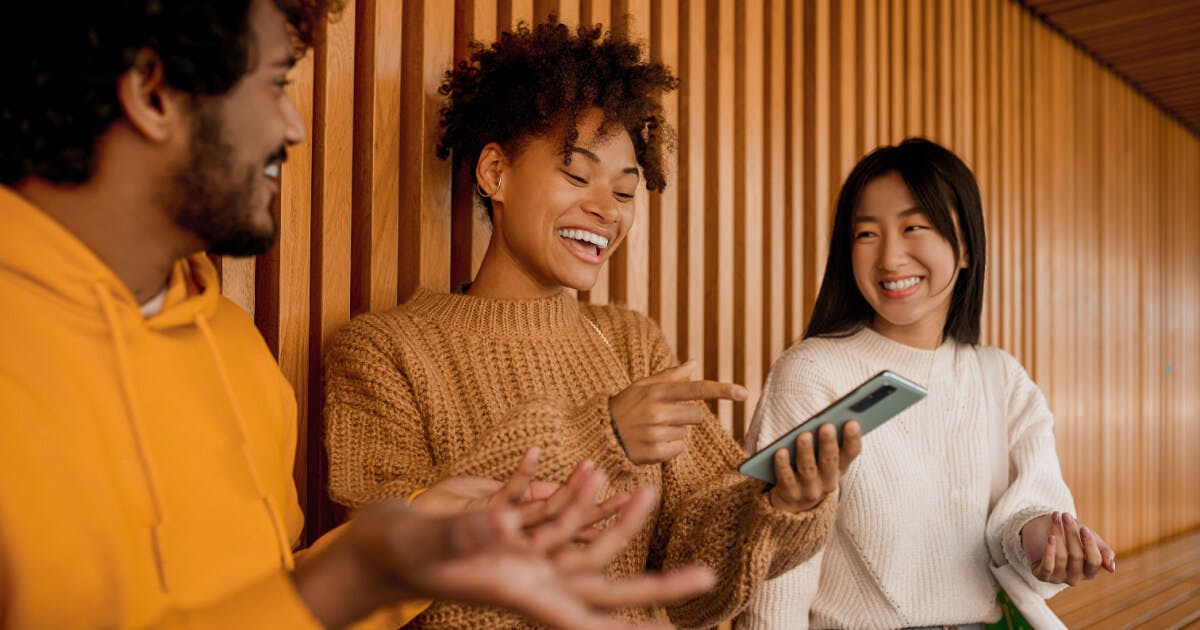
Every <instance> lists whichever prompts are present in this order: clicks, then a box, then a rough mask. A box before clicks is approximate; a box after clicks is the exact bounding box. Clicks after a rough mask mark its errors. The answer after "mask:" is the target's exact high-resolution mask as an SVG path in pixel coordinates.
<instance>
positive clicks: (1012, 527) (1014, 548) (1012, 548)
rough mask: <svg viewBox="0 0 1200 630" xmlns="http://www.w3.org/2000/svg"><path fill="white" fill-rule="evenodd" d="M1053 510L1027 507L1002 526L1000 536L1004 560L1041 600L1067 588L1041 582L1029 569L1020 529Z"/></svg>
mask: <svg viewBox="0 0 1200 630" xmlns="http://www.w3.org/2000/svg"><path fill="white" fill-rule="evenodd" d="M1054 511H1055V510H1054V508H1050V507H1046V506H1035V507H1027V508H1025V509H1023V510H1021V511H1020V512H1017V513H1016V514H1014V515H1012V517H1011V518H1009V519H1008V523H1007V524H1005V526H1004V531H1003V533H1002V534H1001V536H1002V539H1001V544H1002V545H1003V548H1004V559H1005V560H1007V561H1008V564H1009V565H1010V566H1012V568H1013V570H1015V571H1016V572H1017V575H1020V576H1021V579H1022V580H1025V583H1026V584H1028V585H1029V588H1031V589H1033V591H1034V592H1035V593H1037V594H1038V596H1039V597H1041V598H1042V599H1050V598H1051V597H1054V596H1055V595H1057V594H1058V593H1059V592H1060V591H1062V590H1063V589H1065V588H1067V585H1066V584H1051V583H1049V582H1043V581H1041V580H1039V579H1037V577H1036V576H1035V575H1034V574H1033V571H1032V570H1031V569H1030V568H1029V556H1027V555H1025V546H1024V545H1022V544H1021V528H1023V527H1025V524H1026V523H1028V522H1029V521H1032V520H1033V519H1035V518H1037V517H1039V516H1042V515H1045V514H1049V513H1051V512H1054Z"/></svg>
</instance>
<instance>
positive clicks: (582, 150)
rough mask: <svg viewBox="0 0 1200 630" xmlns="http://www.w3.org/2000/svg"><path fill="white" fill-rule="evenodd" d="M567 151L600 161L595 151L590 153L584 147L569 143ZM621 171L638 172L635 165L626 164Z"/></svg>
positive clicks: (636, 173) (596, 161) (597, 162)
mask: <svg viewBox="0 0 1200 630" xmlns="http://www.w3.org/2000/svg"><path fill="white" fill-rule="evenodd" d="M567 151H568V152H570V153H578V154H579V155H582V156H583V157H585V158H587V159H589V160H591V161H593V162H595V163H596V164H599V163H600V156H599V155H596V154H595V153H592V152H591V151H588V150H587V149H585V148H583V147H577V146H575V145H571V146H569V147H567ZM621 172H622V173H633V174H634V175H638V174H639V173H638V169H637V167H636V166H626V167H625V168H623V169H621Z"/></svg>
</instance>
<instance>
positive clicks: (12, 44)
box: [0, 0, 341, 184]
mask: <svg viewBox="0 0 1200 630" xmlns="http://www.w3.org/2000/svg"><path fill="white" fill-rule="evenodd" d="M251 1H252V0H220V1H217V2H213V1H211V0H103V1H97V0H59V1H53V2H51V1H44V0H35V1H33V2H16V3H12V4H13V6H11V7H6V8H5V14H6V15H5V16H4V18H3V19H0V72H2V73H3V79H2V83H3V85H4V97H3V99H2V100H0V183H4V184H13V183H16V182H17V181H20V180H21V179H24V178H25V177H28V176H36V177H41V178H44V179H47V180H49V181H52V182H58V183H66V184H78V183H82V182H85V181H87V180H88V179H89V178H90V177H91V174H92V171H93V169H94V158H95V156H94V150H93V149H94V146H95V144H96V141H97V139H98V138H99V137H100V136H101V135H102V134H103V133H104V132H105V131H106V130H107V129H108V128H109V127H110V126H111V125H112V124H113V123H114V122H116V121H117V120H119V119H120V118H121V117H122V116H123V115H124V114H123V113H122V110H121V104H120V102H119V101H118V99H117V79H118V77H120V76H121V75H122V74H124V73H125V72H126V71H127V70H129V68H130V67H132V65H133V64H134V61H135V59H136V58H137V55H138V53H139V52H141V51H142V50H151V51H153V52H154V53H155V54H156V55H157V56H158V58H159V59H160V60H161V62H162V64H163V77H164V80H165V81H166V82H167V84H168V85H170V86H171V87H172V88H174V89H176V90H179V91H181V92H184V93H186V94H189V95H192V96H195V97H204V96H217V95H220V94H224V93H225V92H227V91H228V90H229V89H230V88H232V87H233V86H234V85H235V84H236V83H237V82H238V80H239V79H241V77H242V76H243V75H244V74H246V72H247V71H249V70H250V66H251V64H252V63H253V62H254V61H253V51H252V50H250V48H251V41H250V30H249V10H250V4H251ZM273 1H274V3H275V5H276V6H277V7H279V9H280V10H281V11H283V13H284V14H285V15H286V16H287V19H288V23H289V24H290V25H291V33H292V39H293V44H294V46H295V51H296V53H297V56H299V55H301V54H303V52H304V50H305V49H307V48H308V47H309V46H311V45H313V43H314V40H315V38H316V36H317V33H318V32H320V25H321V24H322V23H323V20H325V19H326V16H327V14H328V13H329V12H331V11H337V10H338V9H339V8H340V4H341V0H273Z"/></svg>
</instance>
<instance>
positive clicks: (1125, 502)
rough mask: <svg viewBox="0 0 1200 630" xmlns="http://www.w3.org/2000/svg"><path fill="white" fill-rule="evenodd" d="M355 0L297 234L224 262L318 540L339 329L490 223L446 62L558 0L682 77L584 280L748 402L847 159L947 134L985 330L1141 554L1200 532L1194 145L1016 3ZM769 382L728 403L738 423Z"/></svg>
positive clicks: (776, 349) (320, 108) (317, 126)
mask: <svg viewBox="0 0 1200 630" xmlns="http://www.w3.org/2000/svg"><path fill="white" fill-rule="evenodd" d="M349 4H350V5H351V6H349V7H348V9H347V11H346V12H345V13H344V14H343V15H342V16H341V18H340V19H339V20H338V21H336V22H334V23H333V24H331V25H330V26H329V27H328V36H327V38H326V41H325V44H324V45H322V46H321V47H320V48H318V49H317V50H316V51H314V53H313V54H312V55H310V56H308V57H307V58H306V59H305V60H304V62H302V63H301V64H300V65H299V66H298V67H297V68H296V71H295V79H296V81H295V84H294V85H293V86H292V87H291V88H290V90H291V93H292V96H293V97H294V98H295V100H296V102H297V104H298V106H299V109H300V112H301V114H302V115H303V116H304V117H305V119H306V120H307V121H309V122H310V129H311V130H312V133H311V141H310V142H308V143H306V144H304V145H301V146H299V147H297V148H296V149H294V150H293V151H292V153H291V159H290V161H289V162H288V164H287V167H286V168H285V171H284V173H285V175H284V182H283V188H284V192H283V195H282V199H281V207H282V217H283V219H282V225H283V241H282V244H281V245H280V246H279V247H278V248H277V249H276V250H274V251H273V252H271V253H270V254H268V255H266V256H263V257H260V258H259V259H257V260H256V261H235V260H225V261H222V272H223V277H224V282H225V290H226V293H227V294H228V295H230V296H231V297H233V298H234V299H235V300H237V301H238V302H239V303H240V304H242V305H243V306H244V307H245V308H246V309H247V310H248V311H249V312H251V313H252V314H253V315H254V317H255V319H256V321H257V322H258V324H259V326H260V328H261V329H262V331H263V334H264V336H265V337H266V338H267V340H268V342H269V343H270V345H271V347H272V349H273V350H274V351H275V352H276V353H277V355H278V357H279V361H280V364H281V366H282V367H283V369H284V371H285V372H286V373H287V375H288V377H289V378H290V379H291V381H292V383H293V384H294V386H295V388H296V391H297V395H298V397H299V400H300V408H301V426H302V431H303V435H302V440H301V449H300V452H299V457H298V461H297V466H296V480H297V483H298V485H299V488H300V492H301V497H302V501H303V502H304V505H305V508H306V510H307V512H308V514H309V516H310V526H311V527H310V535H311V532H316V531H321V530H324V529H326V528H327V527H328V526H329V525H330V523H331V522H332V520H333V519H334V518H335V515H334V513H333V512H332V511H331V510H330V507H329V506H328V504H327V502H326V501H325V500H324V496H325V493H324V486H323V478H324V474H325V469H324V464H323V460H322V449H321V437H320V436H321V420H320V400H321V372H320V360H321V357H322V355H323V353H324V351H325V349H326V347H327V345H328V342H329V339H330V336H331V334H332V333H333V332H334V331H335V330H336V329H337V327H338V326H340V325H341V324H343V323H344V322H345V321H346V320H347V319H348V318H349V317H350V316H351V315H352V314H355V313H359V312H363V311H367V310H372V309H383V308H388V307H390V306H392V305H394V304H396V303H397V302H398V301H399V300H402V299H404V298H405V297H406V296H407V295H409V294H410V293H411V291H412V290H413V289H414V288H415V287H417V286H426V287H431V288H434V289H438V290H449V289H450V288H451V287H452V286H455V285H456V284H457V283H459V282H462V281H464V280H468V279H469V278H470V277H471V275H472V273H473V272H474V270H475V269H476V268H477V267H478V264H479V261H480V259H481V257H482V254H483V251H484V248H485V247H486V244H487V238H488V235H489V227H488V225H487V222H486V220H485V219H484V218H483V217H482V213H481V212H480V211H479V209H478V208H477V207H474V206H473V204H472V200H471V197H470V178H469V175H466V174H461V173H460V174H452V173H450V168H449V166H448V164H447V163H445V162H442V161H439V160H437V159H436V158H435V157H434V154H433V147H434V145H435V143H436V119H437V111H438V107H439V106H440V102H441V101H440V99H439V97H438V95H437V92H436V89H437V86H438V84H439V82H440V81H441V78H442V73H443V72H444V71H445V69H446V68H448V67H449V65H450V63H451V62H452V61H453V60H456V59H461V58H463V57H464V56H465V55H466V54H467V51H468V48H467V42H468V41H470V40H471V39H481V40H484V41H487V40H490V39H492V38H494V37H495V36H496V33H497V32H499V31H501V30H503V29H507V28H510V27H511V26H512V25H514V24H516V23H517V22H519V21H522V20H524V21H529V20H540V19H542V18H543V17H544V16H546V15H548V14H549V13H551V12H557V13H558V14H559V15H560V16H561V17H562V20H563V21H564V22H566V23H568V24H578V23H580V22H584V23H594V22H603V23H605V24H614V23H615V24H622V25H621V26H619V28H628V29H629V32H630V34H631V35H632V36H633V37H635V38H637V39H639V40H641V41H644V42H646V44H647V48H646V51H647V54H648V55H649V56H650V57H651V58H653V59H656V60H661V61H664V62H666V63H667V64H669V65H670V66H672V67H674V68H675V69H676V70H677V72H678V73H679V75H680V76H681V77H682V79H683V85H682V89H681V90H680V91H679V92H678V93H676V94H672V95H669V96H667V97H666V108H667V112H668V115H669V117H670V118H671V119H672V121H673V122H674V123H675V124H676V125H677V127H678V132H679V142H678V153H677V155H676V156H675V157H674V158H673V160H672V172H673V178H672V181H671V183H670V188H669V189H668V191H667V192H666V193H664V194H648V193H646V192H645V191H642V192H641V193H640V194H639V196H638V201H637V203H638V208H639V212H638V219H637V224H636V227H635V228H634V231H633V232H632V233H631V235H630V237H629V239H628V240H627V241H626V243H625V245H624V246H623V248H622V249H621V250H620V251H619V252H618V253H617V255H616V256H615V258H614V260H613V262H612V264H611V265H610V266H609V268H608V269H607V270H606V272H605V274H604V276H603V278H602V280H601V283H600V284H599V285H598V286H597V287H596V289H595V290H593V291H590V292H588V293H587V294H585V295H583V296H581V299H587V300H592V301H607V300H612V301H616V302H620V303H624V304H627V305H629V306H631V307H633V308H636V309H639V310H643V311H644V312H646V313H648V314H649V315H650V316H652V317H653V318H655V319H656V320H657V321H659V322H660V323H661V325H662V327H663V330H664V331H665V332H666V334H667V337H668V339H670V341H671V342H672V343H673V344H674V346H675V347H676V349H677V351H678V353H679V354H680V356H681V357H682V358H693V359H696V360H697V361H698V362H699V363H700V364H701V366H702V370H703V373H704V374H705V375H706V376H708V377H711V378H720V379H725V380H729V379H734V380H737V381H741V382H743V383H745V384H746V385H747V386H748V387H749V388H750V389H751V391H752V392H753V393H754V394H755V395H757V392H758V391H760V388H761V382H762V380H763V378H764V376H765V374H766V372H767V370H768V368H769V366H770V364H771V362H772V361H773V360H774V359H775V358H776V357H777V356H778V355H779V353H780V352H781V351H783V350H784V349H785V348H786V347H787V346H788V344H789V343H790V342H791V341H793V340H795V339H797V338H798V337H799V336H800V335H801V334H802V332H803V330H804V326H805V323H806V321H807V316H808V311H809V309H810V308H811V306H812V303H813V301H814V299H815V296H816V292H817V290H818V288H819V282H820V278H821V274H822V272H823V264H824V257H825V255H826V251H827V247H828V238H829V229H830V225H831V220H832V211H833V210H832V209H833V202H834V196H835V195H836V192H837V190H838V187H839V185H840V183H841V181H842V179H843V178H844V177H845V175H846V174H847V172H848V171H849V169H850V168H851V167H852V166H853V164H854V162H855V161H856V160H857V159H858V158H859V157H861V156H862V155H863V154H864V153H865V152H866V151H868V150H870V149H871V148H872V147H874V146H876V145H877V144H880V143H894V142H897V141H899V140H901V139H903V138H904V137H906V136H909V135H914V134H922V135H926V136H929V137H931V138H933V139H935V140H937V141H939V142H942V143H944V144H946V145H948V146H950V147H951V148H952V149H954V150H955V151H957V152H959V154H960V155H962V156H963V157H964V158H965V159H966V161H967V162H968V163H969V164H970V165H971V166H972V167H973V168H974V170H975V172H976V174H977V176H978V178H979V181H980V184H981V186H982V190H983V193H984V202H985V212H986V213H987V227H988V230H989V234H990V237H991V238H990V245H991V254H992V255H991V261H990V266H989V276H988V283H989V284H988V291H987V303H986V308H985V315H984V320H985V321H984V331H985V340H986V342H988V343H992V344H996V345H1000V346H1002V347H1004V348H1006V349H1008V350H1010V351H1011V352H1012V353H1013V354H1014V355H1016V356H1017V357H1018V358H1019V359H1021V360H1022V361H1023V362H1024V363H1025V365H1026V366H1027V367H1028V369H1029V370H1030V372H1031V373H1032V374H1033V376H1034V378H1035V379H1036V380H1037V381H1038V382H1039V383H1040V384H1041V385H1042V387H1043V388H1044V390H1045V392H1046V394H1047V397H1048V399H1049V402H1050V405H1051V407H1052V408H1053V409H1054V411H1055V412H1056V414H1057V417H1058V420H1059V422H1058V425H1057V427H1058V428H1057V433H1058V438H1059V451H1060V455H1061V458H1062V462H1063V468H1064V471H1065V474H1066V477H1067V480H1068V482H1069V483H1070V484H1071V486H1072V488H1073V489H1074V491H1075V494H1076V497H1077V500H1078V504H1079V511H1080V513H1081V515H1082V517H1083V518H1084V519H1086V520H1087V522H1089V523H1090V524H1092V525H1094V527H1095V528H1096V529H1097V530H1098V531H1099V532H1101V533H1102V534H1103V535H1105V536H1106V537H1107V538H1108V539H1109V541H1110V542H1112V543H1113V544H1114V545H1115V546H1116V547H1117V548H1119V549H1124V550H1129V549H1132V548H1134V547H1137V546H1140V545H1144V544H1147V543H1150V542H1154V541H1156V540H1159V539H1161V538H1163V537H1165V536H1168V535H1170V534H1173V533H1176V532H1180V531H1183V530H1187V529H1190V528H1194V527H1196V526H1198V525H1200V458H1198V457H1196V456H1195V452H1196V451H1197V449H1198V448H1200V400H1198V394H1197V392H1200V360H1198V358H1197V354H1198V353H1197V349H1198V348H1200V318H1198V315H1197V313H1200V279H1198V278H1200V247H1197V244H1198V243H1200V142H1198V140H1197V138H1196V137H1195V136H1194V135H1190V134H1189V133H1188V132H1187V131H1185V130H1184V129H1182V128H1181V127H1180V126H1179V125H1178V124H1177V123H1176V122H1174V121H1173V120H1171V119H1169V118H1168V117H1166V116H1164V115H1163V114H1162V113H1161V112H1160V111H1158V110H1156V109H1155V108H1154V107H1153V106H1152V105H1150V104H1149V103H1148V102H1147V101H1146V100H1145V99H1143V98H1142V97H1141V96H1139V95H1138V94H1137V93H1136V92H1135V91H1133V90H1132V89H1130V88H1129V87H1128V86H1127V85H1125V84H1124V83H1122V82H1121V81H1120V80H1119V79H1118V78H1116V77H1115V76H1114V75H1112V74H1111V73H1109V72H1108V71H1106V70H1104V69H1103V68H1101V67H1100V66H1099V65H1098V64H1097V63H1096V62H1095V61H1094V60H1092V59H1091V58H1090V57H1088V56H1087V55H1085V54H1084V53H1082V52H1080V51H1079V50H1077V49H1076V48H1074V47H1073V46H1072V45H1071V44H1069V43H1068V42H1067V41H1066V40H1064V39H1063V38H1062V37H1061V36H1059V35H1057V34H1055V33H1054V32H1052V31H1051V30H1050V29H1049V28H1047V27H1046V26H1045V25H1044V24H1042V23H1041V22H1039V21H1038V20H1037V19H1036V18H1034V17H1033V16H1032V15H1030V14H1029V13H1027V12H1026V11H1025V10H1023V9H1022V8H1021V7H1020V6H1019V5H1018V4H1017V3H1015V2H1010V1H1008V0H987V1H984V0H981V1H980V2H958V1H955V0H845V1H837V0H792V1H789V0H747V1H735V0H710V1H708V2H698V1H689V0H610V1H606V0H558V1H555V0H525V1H520V0H456V1H455V2H443V1H442V0H405V1H403V2H399V1H393V0H358V1H357V2H350V3H349ZM623 15H629V16H630V21H629V22H628V23H622V22H620V21H619V20H617V19H616V18H619V17H620V16H623ZM451 209H453V213H452V212H451ZM452 215H453V216H452ZM753 404H754V400H753V399H752V400H751V401H750V402H749V403H747V404H744V405H743V404H738V405H734V404H731V403H722V404H721V405H718V412H719V416H720V417H721V419H722V421H723V422H724V423H725V425H726V426H727V427H728V428H729V429H730V431H731V432H732V433H733V434H734V435H735V436H739V437H740V435H741V433H742V432H743V431H744V428H745V424H746V422H747V421H748V420H749V417H750V413H751V411H752V410H753Z"/></svg>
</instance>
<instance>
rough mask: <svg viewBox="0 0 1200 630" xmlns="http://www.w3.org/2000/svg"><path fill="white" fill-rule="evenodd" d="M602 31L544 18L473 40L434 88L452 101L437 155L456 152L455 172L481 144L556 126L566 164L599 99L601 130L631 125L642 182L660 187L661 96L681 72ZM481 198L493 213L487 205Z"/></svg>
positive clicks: (513, 146)
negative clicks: (561, 132) (583, 120)
mask: <svg viewBox="0 0 1200 630" xmlns="http://www.w3.org/2000/svg"><path fill="white" fill-rule="evenodd" d="M601 31H602V29H601V27H600V26H583V25H581V26H580V27H579V28H578V29H577V30H576V31H575V32H572V31H571V29H569V28H567V27H566V26H565V25H563V24H560V23H559V22H558V20H557V18H556V17H555V16H551V17H550V19H549V21H548V22H546V23H544V24H538V25H537V26H535V27H533V28H532V29H530V28H529V26H528V25H526V24H524V23H522V24H519V25H518V26H517V28H516V30H515V31H514V32H505V33H501V35H500V38H499V40H497V41H496V42H495V43H493V44H492V45H490V46H486V47H485V46H483V45H482V44H480V43H478V42H475V43H473V44H472V46H473V48H474V52H473V53H472V55H471V57H470V59H469V60H468V61H463V62H460V63H459V64H458V67H456V68H454V69H453V70H450V71H447V72H446V77H445V80H444V81H443V83H442V86H441V88H440V90H439V91H440V92H441V94H442V95H443V96H447V97H449V99H448V102H447V104H446V106H445V107H443V108H442V112H441V124H440V127H441V139H440V142H439V143H438V157H440V158H442V159H445V158H447V157H449V156H451V155H453V157H454V160H453V164H454V168H455V170H458V169H460V168H462V167H463V165H467V166H469V167H474V166H475V163H476V162H477V161H478V160H479V154H480V152H481V151H483V147H484V146H486V145H487V144H488V143H491V142H495V143H497V144H499V145H500V146H502V147H504V150H505V151H506V152H508V153H509V154H510V155H511V156H515V155H517V154H518V153H520V151H521V149H522V148H523V146H524V143H525V142H526V141H528V140H529V139H531V138H532V137H534V136H538V135H541V134H545V133H547V132H551V131H553V130H557V129H558V128H559V127H560V126H561V127H562V128H563V129H565V132H566V133H565V137H564V138H563V162H564V163H569V162H570V160H571V154H570V152H569V151H568V150H567V148H568V147H569V146H570V145H571V144H573V143H574V142H575V141H576V140H578V139H579V130H578V129H577V128H576V124H577V122H578V119H579V116H580V115H581V114H582V113H583V111H584V110H586V109H589V108H591V107H599V108H600V109H601V110H603V111H604V117H605V123H604V124H605V127H606V128H605V129H602V130H601V131H602V132H606V131H608V129H607V127H609V126H610V125H614V124H615V125H620V126H621V128H624V129H625V131H627V132H629V137H630V138H631V139H632V140H633V148H634V152H635V154H636V156H637V162H638V165H640V166H641V168H642V175H643V178H644V179H645V182H646V187H647V188H648V189H650V190H662V189H663V188H665V187H666V184H667V178H666V173H665V168H664V164H663V154H664V153H665V152H666V151H668V150H670V148H671V144H672V143H673V141H674V132H673V131H672V130H671V128H670V126H668V125H667V122H666V119H665V118H664V117H663V110H662V104H661V103H660V101H659V98H660V96H661V95H662V94H663V93H664V92H667V91H670V90H673V89H675V88H676V87H678V85H679V79H678V78H677V77H675V75H674V74H672V73H671V71H670V70H669V69H668V68H667V67H666V66H664V65H663V64H661V63H653V62H645V61H643V60H642V49H641V47H640V46H638V44H636V43H633V42H631V41H629V40H627V39H626V38H624V37H623V36H620V35H618V34H615V33H612V32H610V33H609V34H608V35H607V36H606V37H603V38H601V35H602V32H601ZM483 202H484V205H485V206H486V207H487V210H488V214H489V216H490V214H491V210H492V206H491V203H490V201H489V200H488V199H483Z"/></svg>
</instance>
